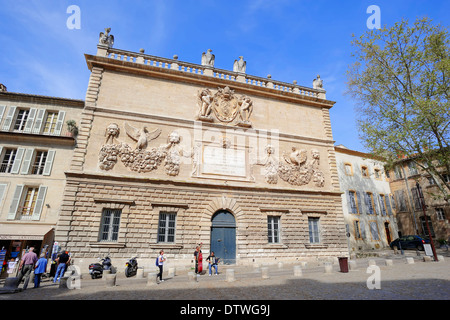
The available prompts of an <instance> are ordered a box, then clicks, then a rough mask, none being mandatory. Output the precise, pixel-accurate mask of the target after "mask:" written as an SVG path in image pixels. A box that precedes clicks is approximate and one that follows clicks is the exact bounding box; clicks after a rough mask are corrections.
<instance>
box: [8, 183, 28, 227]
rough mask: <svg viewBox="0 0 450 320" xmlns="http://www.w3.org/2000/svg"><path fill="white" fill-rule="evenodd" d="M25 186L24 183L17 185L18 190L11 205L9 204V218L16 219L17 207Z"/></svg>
mask: <svg viewBox="0 0 450 320" xmlns="http://www.w3.org/2000/svg"><path fill="white" fill-rule="evenodd" d="M23 189H24V186H23V185H17V186H16V190H15V191H14V195H13V199H12V202H11V205H10V206H9V212H8V218H7V219H8V220H14V219H15V218H16V215H17V209H19V204H20V200H21V198H22V192H23Z"/></svg>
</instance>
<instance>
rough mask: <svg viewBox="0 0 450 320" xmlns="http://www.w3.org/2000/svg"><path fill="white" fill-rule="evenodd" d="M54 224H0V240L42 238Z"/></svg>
mask: <svg viewBox="0 0 450 320" xmlns="http://www.w3.org/2000/svg"><path fill="white" fill-rule="evenodd" d="M53 229H54V226H49V225H27V224H18V223H15V224H0V240H44V238H45V236H46V235H47V233H49V232H50V231H52V230H53Z"/></svg>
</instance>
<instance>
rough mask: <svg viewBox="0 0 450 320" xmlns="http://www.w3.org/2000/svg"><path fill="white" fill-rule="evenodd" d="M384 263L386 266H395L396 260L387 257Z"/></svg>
mask: <svg viewBox="0 0 450 320" xmlns="http://www.w3.org/2000/svg"><path fill="white" fill-rule="evenodd" d="M384 263H385V264H386V266H393V265H394V261H392V259H386V260H385V261H384Z"/></svg>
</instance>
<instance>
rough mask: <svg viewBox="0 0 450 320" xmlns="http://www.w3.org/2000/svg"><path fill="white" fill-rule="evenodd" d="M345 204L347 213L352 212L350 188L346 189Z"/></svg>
mask: <svg viewBox="0 0 450 320" xmlns="http://www.w3.org/2000/svg"><path fill="white" fill-rule="evenodd" d="M346 195H347V205H348V213H353V212H352V201H351V200H350V190H347V193H346Z"/></svg>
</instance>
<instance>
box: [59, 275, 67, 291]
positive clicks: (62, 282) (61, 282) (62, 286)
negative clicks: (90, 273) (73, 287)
mask: <svg viewBox="0 0 450 320" xmlns="http://www.w3.org/2000/svg"><path fill="white" fill-rule="evenodd" d="M68 280H69V277H68V276H67V275H64V277H61V278H59V288H60V289H69V286H68V284H67V281H68Z"/></svg>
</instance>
